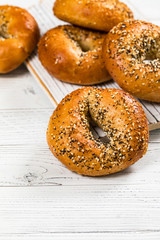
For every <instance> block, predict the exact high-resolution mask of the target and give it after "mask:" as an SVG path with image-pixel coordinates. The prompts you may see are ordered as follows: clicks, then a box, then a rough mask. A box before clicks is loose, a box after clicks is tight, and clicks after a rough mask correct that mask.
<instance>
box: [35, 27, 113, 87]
mask: <svg viewBox="0 0 160 240" xmlns="http://www.w3.org/2000/svg"><path fill="white" fill-rule="evenodd" d="M105 35H106V34H102V33H99V32H95V31H90V30H86V29H82V28H79V27H75V26H70V25H64V26H58V27H56V28H53V29H51V30H49V31H48V32H47V33H46V34H45V35H44V36H43V37H42V38H41V40H40V42H39V44H38V55H39V59H40V61H41V63H42V65H43V66H44V67H45V68H46V69H47V71H48V72H49V73H50V74H51V75H53V76H54V77H56V78H57V79H59V80H62V81H64V82H69V83H75V84H81V85H92V84H98V83H102V82H105V81H107V80H110V79H111V77H110V75H109V74H108V72H107V70H106V68H105V66H104V62H103V59H102V43H103V41H104V37H105Z"/></svg>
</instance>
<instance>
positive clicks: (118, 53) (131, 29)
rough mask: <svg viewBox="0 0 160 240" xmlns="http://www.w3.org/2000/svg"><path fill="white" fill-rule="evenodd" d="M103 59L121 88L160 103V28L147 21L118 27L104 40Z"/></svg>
mask: <svg viewBox="0 0 160 240" xmlns="http://www.w3.org/2000/svg"><path fill="white" fill-rule="evenodd" d="M103 56H104V60H105V65H106V68H107V70H108V71H109V73H110V75H111V76H112V78H113V79H114V80H115V81H116V82H117V83H118V84H119V85H120V87H121V88H123V89H124V90H126V91H128V92H129V93H131V94H132V95H134V96H136V97H138V98H140V99H145V100H149V101H154V102H160V27H158V26H156V25H153V24H151V23H147V22H143V21H126V22H123V23H120V24H118V25H117V26H116V27H114V28H113V29H112V30H111V31H110V32H109V34H108V35H107V37H106V39H105V41H104V45H103Z"/></svg>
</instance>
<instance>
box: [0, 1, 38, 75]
mask: <svg viewBox="0 0 160 240" xmlns="http://www.w3.org/2000/svg"><path fill="white" fill-rule="evenodd" d="M38 40H39V29H38V25H37V23H36V21H35V19H34V18H33V17H32V16H31V14H30V13H28V12H27V11H26V10H25V9H22V8H19V7H14V6H7V5H5V6H0V73H7V72H10V71H12V70H13V69H15V68H17V67H18V66H19V65H20V64H21V63H22V62H23V61H24V60H25V59H26V58H27V57H28V56H29V55H30V54H31V52H32V51H33V49H34V48H35V46H36V44H37V42H38Z"/></svg>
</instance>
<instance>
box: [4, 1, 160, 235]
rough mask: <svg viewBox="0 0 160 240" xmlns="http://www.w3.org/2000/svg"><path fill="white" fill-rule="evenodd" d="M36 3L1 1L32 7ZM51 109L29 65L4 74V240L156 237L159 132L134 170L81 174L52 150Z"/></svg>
mask: <svg viewBox="0 0 160 240" xmlns="http://www.w3.org/2000/svg"><path fill="white" fill-rule="evenodd" d="M36 1H37V0H32V1H29V0H21V1H19V0H10V1H9V0H8V1H7V0H1V2H0V4H4V3H9V4H16V5H20V6H23V7H28V6H29V5H32V4H33V3H35V2H36ZM134 2H137V4H138V2H139V4H142V2H143V3H144V2H145V3H146V4H145V5H144V7H143V9H142V10H143V11H146V14H150V11H149V10H151V9H152V11H155V13H157V14H159V11H158V10H157V8H156V6H155V2H157V3H158V1H156V0H153V1H151V0H145V1H143V0H134ZM153 9H154V10H153ZM155 17H156V14H155ZM52 111H53V106H52V105H51V103H50V101H49V100H48V98H47V97H46V95H45V94H44V93H43V92H42V90H41V89H40V88H39V86H38V85H37V83H36V82H35V80H34V79H33V77H32V76H31V75H30V73H29V72H28V71H27V70H26V68H25V67H24V66H21V67H19V68H18V69H17V70H15V71H13V72H12V73H10V74H7V75H1V76H0V170H1V171H0V239H2V240H12V239H14V240H27V239H31V240H32V239H34V240H36V239H37V240H42V239H44V240H49V239H54V240H59V239H64V240H77V239H78V240H88V239H91V240H93V239H94V240H95V239H97V240H102V239H113V240H114V239H118V240H128V239H131V240H136V239H137V240H145V239H148V240H154V239H158V240H159V239H160V130H156V131H153V132H151V134H150V143H149V149H148V152H147V154H146V155H145V157H143V158H142V159H141V160H140V161H139V162H137V163H136V164H134V165H133V166H132V167H130V168H128V169H127V170H125V171H123V172H121V173H118V174H114V175H112V176H108V177H103V178H88V177H82V176H79V175H77V174H74V173H72V172H70V171H69V170H67V169H66V168H65V167H64V166H62V164H61V163H60V162H59V161H58V160H56V159H55V158H54V157H53V155H52V154H51V152H50V151H49V149H48V146H47V143H46V139H45V132H46V128H47V124H48V120H49V117H50V115H51V114H52Z"/></svg>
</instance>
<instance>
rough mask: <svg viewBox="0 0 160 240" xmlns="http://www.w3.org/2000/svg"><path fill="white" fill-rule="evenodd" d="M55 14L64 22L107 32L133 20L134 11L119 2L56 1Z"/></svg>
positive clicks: (106, 0) (93, 0) (117, 0)
mask: <svg viewBox="0 0 160 240" xmlns="http://www.w3.org/2000/svg"><path fill="white" fill-rule="evenodd" d="M53 12H54V15H55V16H56V17H57V18H59V19H61V20H63V21H66V22H70V23H72V24H75V25H78V26H81V27H85V28H91V29H95V30H99V31H106V32H108V31H109V30H110V29H111V28H112V27H113V26H115V25H117V24H118V23H119V22H122V21H125V20H127V19H130V18H131V19H133V13H132V11H131V10H130V9H129V8H128V7H127V5H126V4H124V3H122V2H120V1H119V0H56V1H55V4H54V7H53Z"/></svg>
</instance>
